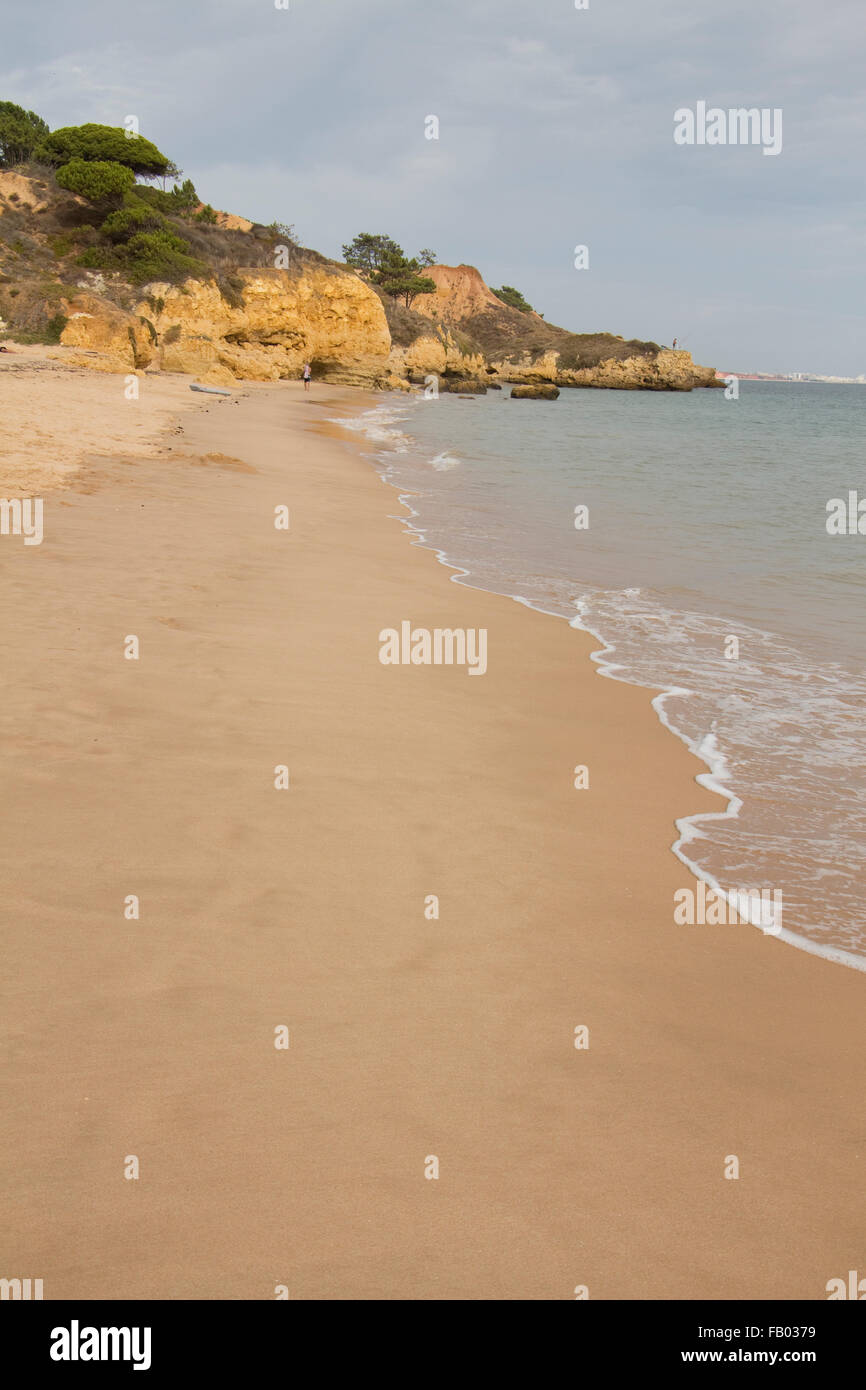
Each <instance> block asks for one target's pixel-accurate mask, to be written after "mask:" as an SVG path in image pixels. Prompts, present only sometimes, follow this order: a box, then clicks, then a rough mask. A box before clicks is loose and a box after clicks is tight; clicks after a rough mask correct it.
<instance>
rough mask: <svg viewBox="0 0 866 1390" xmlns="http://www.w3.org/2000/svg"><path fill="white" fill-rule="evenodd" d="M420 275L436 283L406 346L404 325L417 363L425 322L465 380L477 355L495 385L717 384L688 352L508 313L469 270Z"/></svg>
mask: <svg viewBox="0 0 866 1390" xmlns="http://www.w3.org/2000/svg"><path fill="white" fill-rule="evenodd" d="M425 274H427V275H429V276H430V277H431V279H433V280H434V281H435V283H436V292H435V293H434V294H422V295H419V296H418V298H417V299H416V300H415V301H414V304H413V306H412V310H413V318H415V319H416V320H417V322H416V325H415V332H416V334H417V335H418V336H417V338H416V340H415V344H411V342H410V341H408V340H409V333H410V329H409V326H408V324H406V322H405V319H404V322H403V334H404V337H405V338H406V339H407V347H406V348H405V349H404V351H407V352H409V351H411V348H412V346H416V354H415V359H416V362H417V360H418V357H419V356H420V355H422V354H421V345H422V344H426V343H427V342H428V341H429V331H430V330H429V328H428V327H426V326H425V325H424V321H425V320H426V322H427V323H428V324H432V326H433V327H434V329H435V331H436V333H437V334H439V335H447V336H448V337H450V338H451V339H452V341H459V342H460V343H461V344H462V352H463V354H464V355H465V357H466V359H467V365H466V375H467V376H477V375H479V373H478V370H477V366H476V362H477V359H478V357H479V355H480V356H481V358H482V359H483V360H484V362H485V364H486V369H487V372H488V374H489V375H490V376H491V377H492V378H494V379H498V380H502V381H511V382H520V383H527V384H531V383H533V382H544V381H547V382H553V383H555V384H556V385H559V386H593V387H602V388H607V389H611V390H652V391H690V390H692V388H693V387H695V386H715V385H718V382H717V381H716V377H715V369H714V368H712V367H699V366H697V365H696V364H695V363H694V362H693V361H692V358H691V354H690V353H688V352H683V351H678V352H674V351H673V350H672V349H670V348H662V347H659V345H658V344H657V343H651V342H642V341H640V340H639V339H635V338H633V339H630V340H628V341H626V340H625V339H623V338H621V337H618V336H616V335H614V334H612V333H569V332H568V330H567V329H565V328H558V327H557V326H556V325H555V324H549V323H547V322H545V320H544V319H543V318H542V317H541V315H540V314H536V313H534V312H532V311H530V312H528V313H526V312H522V311H521V310H519V309H513V308H511V307H510V306H509V305H507V304H503V302H502V300H500V299H498V298H497V297H496V295H495V294H494V293H493V291H492V290H491V289H490V288H489V286H488V285H486V284H485V283H484V280H483V279H482V277H481V275H480V274H479V272H478V271H477V270H476V268H475V267H474V266H470V265H459V266H443V265H434V266H431V267H430V269H429V270H428V271H425ZM431 370H435V368H431Z"/></svg>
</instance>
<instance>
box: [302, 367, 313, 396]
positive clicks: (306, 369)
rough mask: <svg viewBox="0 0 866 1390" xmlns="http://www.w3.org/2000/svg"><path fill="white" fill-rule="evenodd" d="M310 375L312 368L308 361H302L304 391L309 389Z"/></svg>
mask: <svg viewBox="0 0 866 1390" xmlns="http://www.w3.org/2000/svg"><path fill="white" fill-rule="evenodd" d="M312 375H313V369H312V367H311V366H310V364H309V362H305V363H304V390H305V391H309V389H310V380H311V378H312Z"/></svg>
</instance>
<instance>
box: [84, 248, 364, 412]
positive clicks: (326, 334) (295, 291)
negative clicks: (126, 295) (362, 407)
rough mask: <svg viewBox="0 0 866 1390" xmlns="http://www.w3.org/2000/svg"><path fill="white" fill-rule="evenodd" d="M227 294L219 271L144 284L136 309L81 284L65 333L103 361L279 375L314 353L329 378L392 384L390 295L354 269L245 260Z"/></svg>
mask: <svg viewBox="0 0 866 1390" xmlns="http://www.w3.org/2000/svg"><path fill="white" fill-rule="evenodd" d="M236 279H237V280H239V281H240V282H241V287H240V288H239V290H238V291H237V294H236V295H234V296H233V299H234V303H229V302H228V301H227V300H226V299H225V298H224V297H223V295H222V294H221V293H220V290H219V287H218V286H217V284H216V283H215V282H213V281H203V280H187V281H186V283H185V284H183V285H180V286H177V285H166V284H151V285H148V286H146V288H145V291H144V292H143V296H142V299H141V301H140V302H139V303H138V304H137V305H136V307H135V310H134V312H133V313H125V312H124V311H123V310H120V309H117V308H116V307H115V306H114V305H113V304H111V303H109V302H108V301H107V300H105V299H102V298H100V297H99V296H97V295H94V294H92V293H89V292H88V291H86V290H85V291H82V292H81V293H80V294H79V295H76V296H74V297H73V298H72V299H70V300H69V301H68V302H67V305H66V313H67V317H68V320H69V321H68V323H67V325H66V328H65V329H64V331H63V334H62V337H61V342H62V343H63V345H64V346H66V347H74V348H79V349H82V350H84V351H95V352H97V353H99V354H101V360H99V361H97V360H96V359H91V360H90V362H89V363H88V361H87V358H86V357H82V359H81V360H82V362H84V363H85V364H87V365H92V366H99V367H102V369H103V370H109V371H111V370H114V371H121V370H124V371H130V372H131V371H135V370H142V369H147V370H150V371H154V370H161V371H167V372H191V373H194V374H195V375H196V376H197V377H198V378H199V379H200V380H202V381H206V382H209V383H212V384H225V385H231V384H232V382H234V381H277V380H279V379H280V378H281V377H296V376H299V375H300V372H301V368H302V367H303V364H304V363H305V362H311V363H312V364H313V367H314V371H315V375H316V376H317V377H318V378H319V379H321V380H327V381H335V382H342V383H346V384H350V385H358V386H376V385H381V384H384V381H385V378H386V377H387V375H388V354H389V351H390V347H391V336H390V333H389V332H388V325H387V322H386V320H385V312H384V310H383V308H382V303H381V301H380V299H379V297H378V295H376V294H375V293H374V292H373V290H371V289H370V287H369V286H368V285H365V284H364V282H363V281H362V280H360V279H359V278H358V276H356V275H352V274H347V273H341V272H339V271H334V270H331V269H330V268H326V267H322V268H320V267H318V266H305V267H304V268H303V270H302V271H301V273H300V274H296V273H293V272H289V271H286V270H269V269H255V270H239V271H238V272H237V274H236Z"/></svg>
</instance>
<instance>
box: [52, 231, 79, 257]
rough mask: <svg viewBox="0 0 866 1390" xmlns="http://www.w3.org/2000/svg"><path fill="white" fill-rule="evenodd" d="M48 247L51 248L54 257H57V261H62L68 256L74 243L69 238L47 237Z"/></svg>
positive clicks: (61, 236)
mask: <svg viewBox="0 0 866 1390" xmlns="http://www.w3.org/2000/svg"><path fill="white" fill-rule="evenodd" d="M48 245H49V246H50V247H51V250H52V251H53V252H54V255H55V256H56V257H57V259H58V261H59V260H62V259H63V257H64V256H68V255H69V253H70V251H71V250H72V249H73V247H74V245H75V243H74V241H73V240H72V238H71V237H70V236H66V235H63V234H61V235H60V236H52V237H49V238H48Z"/></svg>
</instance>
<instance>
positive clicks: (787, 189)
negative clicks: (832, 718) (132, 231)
mask: <svg viewBox="0 0 866 1390" xmlns="http://www.w3.org/2000/svg"><path fill="white" fill-rule="evenodd" d="M0 23H2V28H0V33H2V47H0V99H7V100H12V101H17V102H20V103H21V104H23V105H26V106H27V107H31V108H33V109H35V110H36V111H38V112H39V114H40V115H42V116H43V117H44V118H45V119H46V120H47V121H48V123H49V125H50V126H51V127H52V129H53V128H55V127H57V126H62V125H77V124H81V123H83V122H85V121H98V122H104V123H107V124H112V125H121V124H123V121H124V119H125V117H126V116H128V115H136V116H137V117H138V118H139V121H140V127H141V132H142V134H143V135H146V136H148V137H149V138H150V139H152V140H154V141H155V142H156V144H157V145H159V146H160V148H161V149H162V150H163V151H164V152H165V153H166V154H167V155H169V156H170V157H171V158H173V159H174V160H175V161H176V163H178V164H179V165H180V166H181V167H182V168H183V170H184V172H185V174H186V175H187V176H189V177H191V178H192V179H193V181H194V183H195V185H196V187H197V189H198V191H199V193H200V195H201V196H202V197H203V198H204V199H205V201H208V202H210V203H212V204H213V205H214V206H215V207H220V208H224V209H228V210H230V211H233V212H240V213H243V214H245V215H246V216H247V217H250V218H253V219H255V220H257V221H262V222H271V221H274V220H279V221H281V222H289V223H293V224H294V225H295V227H296V229H297V234H298V236H299V238H300V240H301V241H302V242H303V243H304V244H305V245H308V246H313V247H316V248H317V249H318V250H320V251H322V252H323V253H325V254H326V255H329V256H334V257H337V258H339V257H340V247H341V244H342V243H343V242H345V241H349V240H350V239H351V238H352V236H354V235H355V233H356V232H360V231H371V232H385V233H387V234H389V235H390V236H393V237H394V238H395V239H396V240H397V241H398V242H400V244H401V245H402V246H403V247H404V248H405V249H406V251H407V252H409V253H414V252H416V251H418V250H419V249H420V248H421V247H426V246H429V247H432V248H433V250H435V251H436V252H437V255H438V259H439V260H440V261H441V262H442V263H443V264H451V265H453V264H459V263H460V262H467V263H469V264H472V265H476V266H478V268H479V270H480V271H481V273H482V275H483V276H484V278H485V279H486V280H487V282H488V283H489V284H492V285H496V286H498V285H500V284H503V283H505V284H510V285H516V286H517V287H518V288H519V289H520V290H522V291H523V293H524V294H525V295H526V297H527V298H528V299H529V300H530V302H531V303H532V304H533V305H534V306H535V307H536V308H537V309H539V310H540V311H541V312H542V313H543V314H544V315H545V316H546V317H547V319H549V320H550V321H551V322H554V323H560V324H562V325H564V326H565V327H566V328H570V329H572V330H574V331H577V332H592V331H597V330H608V331H610V332H612V333H622V334H623V335H624V336H625V337H629V338H630V337H639V338H649V339H654V340H655V341H657V342H663V343H670V342H671V340H672V339H673V338H674V337H678V338H679V339H680V342H681V343H682V344H683V345H684V346H686V347H688V348H690V349H691V351H692V352H693V354H694V356H695V358H696V360H697V361H699V362H703V363H706V364H708V365H714V366H718V367H722V368H727V369H730V370H740V371H748V370H750V369H751V370H758V371H777V370H778V371H796V370H802V371H813V372H820V373H827V374H837V375H851V376H856V375H859V374H860V373H866V333H864V327H866V324H864V318H866V312H864V295H863V290H864V260H866V256H864V228H866V216H864V203H866V194H864V167H866V95H864V92H866V88H864V83H863V70H864V58H866V23H864V6H863V0H821V3H818V0H726V3H716V0H589V8H588V9H587V10H576V9H575V6H574V0H437V3H435V4H433V3H426V2H425V0H289V9H288V10H278V9H276V8H275V5H274V0H203V3H201V4H189V3H183V0H181V3H178V0H146V3H141V4H133V3H126V4H124V3H118V0H76V3H75V4H74V5H72V4H69V3H67V2H66V0H39V3H37V4H31V5H29V6H25V5H22V4H21V3H20V0H0ZM698 101H706V102H707V103H708V105H709V106H718V107H722V108H724V109H727V108H729V107H737V106H748V107H752V106H755V107H759V108H763V107H767V108H777V107H778V108H781V109H782V112H783V126H782V129H783V145H782V151H781V153H780V154H779V155H778V156H777V157H772V156H766V155H764V154H763V152H762V149H761V148H760V147H759V146H734V145H728V146H718V145H717V146H709V145H705V146H680V145H677V144H675V143H674V139H673V130H674V111H675V110H676V109H677V108H680V107H692V108H694V107H695V106H696V103H697V102H698ZM429 115H435V116H437V117H438V120H439V139H438V140H429V139H426V138H425V118H426V117H427V116H429ZM578 244H585V245H587V246H588V247H589V262H590V264H589V269H588V270H576V269H575V268H574V248H575V246H576V245H578Z"/></svg>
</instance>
